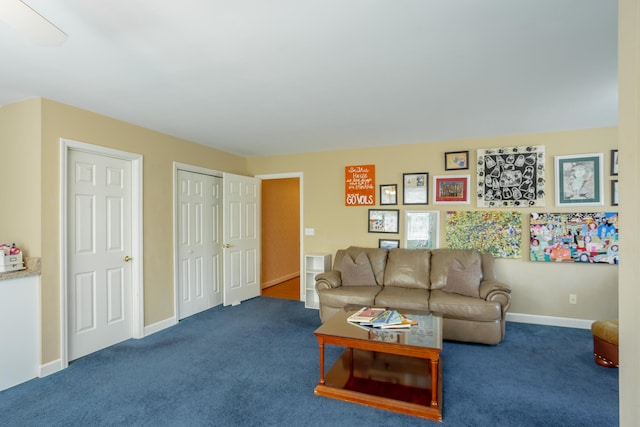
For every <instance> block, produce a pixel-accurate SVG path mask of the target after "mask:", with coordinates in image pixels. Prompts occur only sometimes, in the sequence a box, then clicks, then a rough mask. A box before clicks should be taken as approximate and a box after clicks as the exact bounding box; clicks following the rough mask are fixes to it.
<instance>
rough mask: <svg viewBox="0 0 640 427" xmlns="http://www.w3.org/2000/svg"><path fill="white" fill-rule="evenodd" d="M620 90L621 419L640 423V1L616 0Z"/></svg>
mask: <svg viewBox="0 0 640 427" xmlns="http://www.w3.org/2000/svg"><path fill="white" fill-rule="evenodd" d="M618 7H619V12H618V13H619V21H618V23H619V26H618V28H619V38H618V40H619V47H618V70H619V72H618V74H619V79H618V93H619V110H618V111H619V113H618V115H619V126H618V129H619V145H620V183H621V185H620V224H621V228H622V229H623V230H624V232H623V233H622V234H621V238H620V242H621V245H623V247H626V248H629V249H628V250H626V251H625V255H624V258H623V259H622V261H621V264H620V279H619V284H618V286H619V293H620V298H619V301H620V373H619V378H620V425H621V426H623V427H626V426H639V425H640V405H639V404H638V402H640V363H638V361H640V332H639V331H640V311H639V310H638V308H639V307H640V286H639V285H638V277H640V250H638V242H640V224H639V223H638V211H639V210H640V191H639V190H638V185H639V184H638V183H639V182H640V1H638V0H620V1H619V2H618Z"/></svg>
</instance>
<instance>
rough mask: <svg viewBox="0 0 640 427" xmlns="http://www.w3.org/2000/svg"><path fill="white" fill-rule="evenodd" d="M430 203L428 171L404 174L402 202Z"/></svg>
mask: <svg viewBox="0 0 640 427" xmlns="http://www.w3.org/2000/svg"><path fill="white" fill-rule="evenodd" d="M428 203H429V174H428V173H427V172H417V173H403V174H402V204H403V205H426V204H428Z"/></svg>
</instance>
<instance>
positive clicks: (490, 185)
mask: <svg viewBox="0 0 640 427" xmlns="http://www.w3.org/2000/svg"><path fill="white" fill-rule="evenodd" d="M544 173H545V162H544V145H536V146H527V147H502V148H489V149H481V150H478V181H477V182H478V187H477V190H478V191H477V205H478V207H479V208H483V207H510V208H526V207H532V206H544V197H545V179H544Z"/></svg>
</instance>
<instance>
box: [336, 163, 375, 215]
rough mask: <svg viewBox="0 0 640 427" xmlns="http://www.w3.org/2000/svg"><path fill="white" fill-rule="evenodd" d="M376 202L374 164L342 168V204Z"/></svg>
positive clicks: (352, 204)
mask: <svg viewBox="0 0 640 427" xmlns="http://www.w3.org/2000/svg"><path fill="white" fill-rule="evenodd" d="M375 204H376V166H375V165H359V166H345V168H344V205H345V206H373V205H375Z"/></svg>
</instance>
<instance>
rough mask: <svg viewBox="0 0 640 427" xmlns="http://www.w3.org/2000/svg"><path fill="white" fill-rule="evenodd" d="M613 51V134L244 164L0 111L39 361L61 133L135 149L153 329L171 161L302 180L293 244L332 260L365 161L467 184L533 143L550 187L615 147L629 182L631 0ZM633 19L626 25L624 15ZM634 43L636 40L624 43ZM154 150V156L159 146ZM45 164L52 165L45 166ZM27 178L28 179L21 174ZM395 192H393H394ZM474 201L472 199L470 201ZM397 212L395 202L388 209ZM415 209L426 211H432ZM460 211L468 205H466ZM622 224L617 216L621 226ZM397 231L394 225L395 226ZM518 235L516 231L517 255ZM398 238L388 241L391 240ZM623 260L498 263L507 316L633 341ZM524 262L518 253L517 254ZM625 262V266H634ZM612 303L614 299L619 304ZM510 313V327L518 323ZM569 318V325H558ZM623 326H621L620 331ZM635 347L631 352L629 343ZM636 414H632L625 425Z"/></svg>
mask: <svg viewBox="0 0 640 427" xmlns="http://www.w3.org/2000/svg"><path fill="white" fill-rule="evenodd" d="M620 6H621V16H623V17H624V18H623V19H622V20H621V28H620V31H621V37H622V38H621V45H620V49H621V54H620V55H619V56H620V61H621V63H620V73H621V74H620V81H619V88H620V89H619V91H620V94H621V99H620V102H621V104H620V111H619V114H620V121H619V122H620V124H619V126H617V127H606V128H596V129H583V130H572V131H561V132H550V133H532V134H528V135H517V136H502V137H496V138H468V139H460V140H454V141H440V142H428V143H427V142H425V143H418V144H407V145H402V146H387V147H375V148H372V147H369V148H360V149H348V150H339V151H338V150H333V151H326V152H318V153H313V154H293V155H283V156H269V157H243V156H238V155H234V154H229V153H226V152H223V151H221V150H216V149H211V148H208V147H205V146H202V145H199V144H197V143H194V142H191V141H187V140H183V139H180V138H175V137H171V136H167V135H164V134H161V133H159V132H156V131H151V130H147V129H144V128H142V127H138V126H134V125H131V124H129V123H125V122H122V121H118V120H115V119H112V118H109V117H106V116H102V115H99V114H95V113H92V112H89V111H86V110H82V109H79V108H76V107H72V106H69V105H65V104H63V103H60V102H56V101H52V100H49V99H45V98H36V99H32V100H28V101H23V102H20V103H17V104H14V105H9V106H4V107H2V109H0V134H1V135H2V137H3V141H21V143H20V144H8V143H7V144H3V148H5V145H7V147H6V149H5V154H6V155H3V157H2V160H1V161H0V162H1V164H2V167H3V170H5V171H6V172H7V173H8V174H10V175H11V176H19V177H21V179H22V182H21V185H20V186H19V187H16V188H9V189H7V190H6V192H3V196H4V197H5V201H6V202H7V204H8V205H10V206H14V209H12V211H13V212H15V217H16V218H17V221H16V222H13V223H11V224H10V225H9V224H7V223H6V222H5V223H4V225H3V226H2V227H3V228H2V229H1V231H2V232H3V233H2V234H3V235H4V236H5V237H6V238H8V239H15V240H17V241H22V242H23V243H22V244H23V246H24V247H26V248H27V250H28V251H29V252H30V253H31V254H32V255H34V256H41V257H42V260H43V264H42V275H41V286H42V294H41V295H42V301H43V304H42V308H41V310H42V312H41V323H42V356H41V363H42V365H48V364H50V363H54V362H55V361H56V360H58V359H59V357H60V346H61V343H60V339H59V327H60V313H59V310H58V307H59V304H58V301H59V299H60V293H59V289H60V283H59V265H58V260H59V258H60V254H59V252H60V238H59V236H58V230H59V221H60V218H59V212H60V206H59V198H60V189H59V187H58V185H59V184H58V181H59V176H60V171H59V162H58V161H57V159H58V158H59V139H60V138H61V137H64V138H70V139H73V140H77V141H82V142H85V143H89V144H95V145H99V146H105V147H111V148H115V149H119V150H126V151H132V152H136V153H140V154H142V155H143V156H144V159H145V176H144V181H145V193H144V212H145V215H144V222H145V230H146V231H147V234H145V241H144V246H145V254H144V260H145V284H144V293H145V311H144V317H145V326H150V325H154V324H157V323H160V322H163V321H165V320H166V319H169V318H171V317H172V316H174V315H175V314H174V312H173V308H174V305H173V297H174V288H173V283H172V279H171V278H172V277H173V267H172V265H173V259H172V256H171V253H170V251H167V250H166V248H168V247H169V248H170V247H171V246H172V234H171V233H170V230H171V228H172V210H171V203H172V199H171V194H170V193H171V191H170V190H169V189H170V188H171V187H172V185H173V178H172V168H171V165H172V162H174V161H177V162H182V163H187V164H193V165H196V166H200V167H206V168H210V169H216V170H223V171H227V172H232V173H237V174H247V175H260V174H271V173H282V172H291V171H295V172H302V173H303V174H304V219H303V222H304V226H305V227H310V228H314V229H315V231H316V233H315V235H314V236H308V237H305V239H304V242H303V243H304V252H305V253H311V252H326V253H335V250H336V249H338V248H343V247H346V246H349V245H352V244H358V245H363V246H377V240H378V238H379V236H378V235H376V234H371V233H367V230H366V228H365V227H366V221H367V217H366V215H367V209H366V208H362V207H356V208H351V207H345V206H344V202H343V199H342V197H343V190H344V167H345V166H347V165H358V164H375V165H376V184H393V183H397V184H400V183H401V179H402V174H403V173H405V172H423V171H424V172H428V173H430V174H432V175H446V174H447V173H446V172H445V171H444V167H443V164H442V160H443V154H444V153H445V152H449V151H462V150H468V151H469V153H470V162H469V163H470V164H471V167H470V169H469V172H468V173H469V174H470V176H471V179H472V183H475V179H476V178H475V175H474V174H475V168H474V166H475V165H474V162H475V160H476V157H475V156H476V154H475V153H476V151H477V150H478V149H483V148H494V147H514V146H526V145H544V146H545V148H546V160H547V170H546V180H547V184H548V187H549V188H553V183H554V178H553V167H552V166H551V165H552V164H553V158H554V156H559V155H568V154H583V153H594V152H598V153H604V155H605V171H606V173H605V181H606V182H607V183H608V182H609V181H610V180H611V179H612V177H611V176H609V173H608V170H607V169H608V160H609V157H608V156H609V153H610V151H611V150H612V149H618V150H620V152H621V153H624V156H623V157H622V160H621V163H622V164H623V168H622V171H621V172H620V176H619V179H620V181H621V182H623V181H624V182H637V181H638V169H639V168H637V167H633V165H634V162H635V163H637V154H638V146H637V122H638V112H637V110H636V109H635V108H636V107H635V104H634V102H637V98H636V99H631V100H629V98H625V97H624V96H625V94H634V93H635V94H637V93H638V92H637V90H636V89H637V86H638V83H639V82H638V73H637V70H636V69H635V68H634V65H632V64H633V59H634V58H637V55H638V53H637V51H638V49H637V45H638V40H637V37H636V36H634V34H635V32H634V30H632V28H633V27H634V24H637V23H638V17H637V13H635V12H633V11H637V9H633V11H632V12H631V13H627V14H623V13H622V11H623V10H624V8H625V7H631V8H633V7H635V6H637V5H635V3H634V2H624V1H623V2H620ZM634 17H635V19H636V21H634V22H631V23H630V22H629V21H630V20H632V18H634ZM634 37H635V38H634ZM159 148H161V149H159ZM52 159H55V160H52ZM625 166H626V167H625ZM27 171H28V173H27ZM399 188H401V185H400V186H399ZM610 196H611V194H610V192H609V187H608V186H607V185H605V197H604V201H605V202H604V206H602V207H599V208H598V209H600V208H601V209H602V210H616V209H614V208H613V207H612V206H611V205H610V200H611V197H610ZM621 197H622V199H623V202H622V203H621V205H620V206H619V208H618V209H617V210H619V211H620V212H622V218H624V212H628V213H629V217H631V216H632V215H634V212H636V211H637V208H638V201H637V199H636V197H637V196H636V195H635V194H634V193H633V189H632V188H628V187H627V188H626V189H625V188H624V186H622V188H621ZM472 200H473V199H472ZM398 207H399V208H400V209H403V210H404V209H406V206H402V205H399V206H398ZM419 208H420V209H423V208H424V209H428V210H433V209H436V208H435V207H434V206H432V205H431V204H429V205H425V206H420V207H419ZM437 209H438V210H440V211H441V233H440V235H441V241H442V239H443V236H444V223H443V221H442V218H443V216H442V213H444V212H445V211H447V210H452V209H451V207H450V206H446V205H443V206H442V207H438V208H437ZM464 209H475V205H474V202H473V201H472V202H471V204H470V205H468V206H465V207H464ZM518 211H519V212H521V213H522V214H523V215H525V216H526V215H528V214H529V213H530V212H555V211H566V209H564V208H563V209H562V210H560V209H557V208H556V207H555V205H554V195H553V191H552V190H551V191H548V192H547V196H546V199H545V207H544V208H541V209H533V208H527V209H518ZM622 221H623V223H624V219H623V220H622ZM401 227H402V225H401ZM526 231H527V230H523V247H524V248H526V247H527V244H528V240H527V239H525V237H524V235H526ZM622 234H623V237H622V239H623V241H634V240H637V238H638V228H637V225H636V224H632V223H624V225H623V231H622ZM401 236H402V230H400V232H399V233H398V238H400V239H401V238H402V237H401ZM623 253H624V254H625V255H624V258H625V260H629V262H623V263H621V264H620V265H619V266H612V265H559V264H550V263H549V264H543V263H533V262H530V261H528V260H527V257H526V255H525V256H523V257H522V258H521V259H504V260H502V259H501V260H498V262H497V275H498V277H500V278H501V279H502V280H504V281H505V282H506V283H508V284H509V285H510V286H512V288H513V304H512V307H511V310H510V312H511V314H512V315H513V316H514V319H513V320H521V321H527V322H532V323H536V322H539V323H545V322H547V323H556V322H559V323H562V322H564V323H565V325H567V326H578V327H584V325H585V323H584V322H586V321H589V320H594V319H600V318H611V317H620V318H621V322H622V326H621V334H622V338H621V339H622V340H624V339H627V340H628V341H627V342H629V343H633V342H637V339H638V338H637V336H636V334H634V333H633V331H636V330H637V327H638V326H639V325H640V321H639V318H638V314H637V312H636V310H635V306H636V305H637V301H638V300H639V298H638V290H637V289H636V287H635V286H634V285H633V284H634V283H635V278H636V277H637V269H638V264H640V263H638V262H634V261H637V260H638V251H637V249H636V248H633V247H624V246H623ZM525 254H526V250H525ZM634 264H635V265H634ZM570 294H576V295H577V296H578V301H577V304H570V303H569V295H570ZM619 302H620V303H619ZM517 317H519V319H518V318H517ZM569 319H571V320H569ZM625 324H626V325H627V326H626V328H625ZM636 347H637V346H636ZM637 356H638V355H637V349H634V346H633V345H629V346H627V348H626V349H624V348H623V349H622V353H621V360H622V361H624V360H625V359H626V360H628V361H629V362H628V365H627V366H626V367H624V366H623V367H622V368H621V388H620V401H621V408H622V409H621V415H622V418H621V419H622V420H626V423H627V424H623V425H633V420H638V419H640V414H638V413H637V409H636V407H635V403H634V402H637V400H638V399H637V397H638V391H637V387H636V386H635V384H637V383H638V381H636V380H637V379H638V367H637V366H635V367H634V366H632V365H635V363H633V362H632V361H633V360H637V358H638V357H637ZM634 417H635V418H634Z"/></svg>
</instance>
